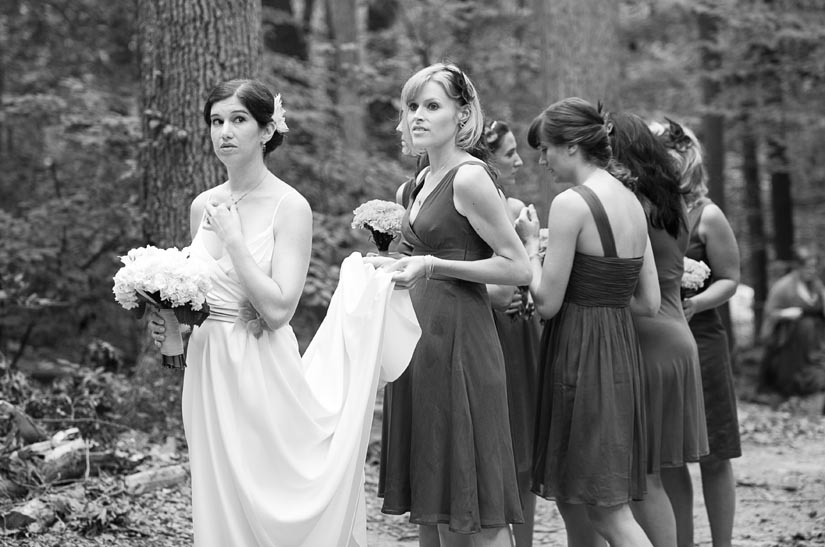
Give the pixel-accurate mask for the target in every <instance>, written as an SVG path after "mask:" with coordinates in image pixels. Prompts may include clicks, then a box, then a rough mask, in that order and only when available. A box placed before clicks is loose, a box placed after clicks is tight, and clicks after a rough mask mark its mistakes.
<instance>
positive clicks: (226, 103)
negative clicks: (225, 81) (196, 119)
mask: <svg viewBox="0 0 825 547" xmlns="http://www.w3.org/2000/svg"><path fill="white" fill-rule="evenodd" d="M210 135H211V137H212V147H213V149H214V150H215V154H216V155H217V156H218V158H219V159H220V160H221V161H222V162H227V161H235V160H236V159H244V160H245V159H248V158H249V157H251V156H252V155H253V154H262V153H263V152H262V148H261V141H262V140H263V138H264V128H261V127H260V126H259V125H258V122H257V120H255V118H253V117H252V114H250V113H249V110H247V108H246V107H245V106H244V105H243V103H241V102H240V101H239V100H238V98H237V97H235V96H232V97H229V98H228V99H224V100H222V101H218V102H216V103H215V104H213V105H212V113H211V116H210Z"/></svg>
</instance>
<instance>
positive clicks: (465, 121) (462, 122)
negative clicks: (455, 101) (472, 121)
mask: <svg viewBox="0 0 825 547" xmlns="http://www.w3.org/2000/svg"><path fill="white" fill-rule="evenodd" d="M466 124H467V120H461V121H460V122H458V127H460V128H461V129H464V126H465V125H466Z"/></svg>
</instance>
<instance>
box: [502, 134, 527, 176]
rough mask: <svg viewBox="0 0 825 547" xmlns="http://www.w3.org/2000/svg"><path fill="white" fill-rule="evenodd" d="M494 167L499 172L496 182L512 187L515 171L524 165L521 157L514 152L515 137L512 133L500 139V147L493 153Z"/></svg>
mask: <svg viewBox="0 0 825 547" xmlns="http://www.w3.org/2000/svg"><path fill="white" fill-rule="evenodd" d="M495 161H496V167H497V168H498V170H499V177H498V181H499V182H501V183H502V184H507V185H513V184H515V183H516V171H518V170H519V168H520V167H521V166H522V165H524V162H523V161H521V156H519V155H518V150H516V137H515V136H514V135H513V132H512V131H508V132H507V133H506V134H505V135H504V136H503V137H501V145H500V146H499V147H498V149H497V150H496V152H495Z"/></svg>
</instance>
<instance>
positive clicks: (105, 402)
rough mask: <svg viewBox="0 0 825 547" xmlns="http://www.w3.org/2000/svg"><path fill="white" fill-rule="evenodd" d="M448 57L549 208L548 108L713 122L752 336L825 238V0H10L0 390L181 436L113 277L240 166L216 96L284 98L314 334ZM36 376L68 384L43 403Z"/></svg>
mask: <svg viewBox="0 0 825 547" xmlns="http://www.w3.org/2000/svg"><path fill="white" fill-rule="evenodd" d="M440 60H450V61H453V62H455V63H457V64H458V65H460V66H461V67H462V68H463V69H464V70H465V71H466V72H467V74H468V75H469V76H470V77H471V78H472V79H473V81H474V82H475V83H476V85H477V87H478V89H479V91H480V95H481V100H482V104H483V106H484V109H485V113H486V115H487V117H488V118H489V119H491V120H493V119H495V120H503V121H506V122H508V123H509V124H510V125H511V127H512V128H513V129H514V132H515V135H516V137H517V140H518V142H519V146H520V153H521V155H522V157H523V158H524V161H525V166H524V168H523V169H522V170H521V171H520V172H519V175H518V184H519V185H518V187H517V189H516V190H515V191H514V194H515V195H516V197H519V198H521V199H522V200H524V201H525V202H533V203H535V204H536V205H537V207H538V208H539V210H540V212H541V214H542V215H543V216H544V215H546V211H547V208H548V205H549V202H550V200H551V199H552V197H553V196H554V195H555V194H557V193H558V192H559V191H560V190H562V189H563V188H564V187H565V184H564V182H563V181H552V180H549V179H548V175H547V173H546V172H544V171H543V170H540V169H539V168H538V166H537V165H536V160H537V153H536V152H535V151H532V150H530V149H529V147H528V146H527V144H526V136H525V130H526V128H527V126H528V125H529V123H530V121H531V120H532V119H533V117H534V116H536V115H537V114H538V113H539V112H540V111H541V110H542V109H543V108H544V107H546V106H547V105H549V104H550V103H552V102H554V101H556V100H559V99H561V98H564V97H566V96H571V95H578V96H581V97H583V98H586V99H588V100H590V101H592V102H594V103H595V102H597V101H600V102H602V103H603V104H604V105H605V106H606V108H607V109H608V110H613V111H616V110H629V111H632V112H635V113H637V114H639V115H641V116H643V117H645V118H647V119H651V120H652V119H655V120H660V121H661V120H663V119H664V117H665V116H668V117H671V118H673V119H676V120H678V121H680V122H683V123H685V124H686V125H688V126H690V127H692V128H693V129H694V130H696V131H697V133H698V134H699V136H700V139H701V140H702V141H703V143H704V144H705V147H706V149H707V152H708V156H707V164H708V168H709V175H710V189H711V198H712V199H713V200H714V201H716V202H717V203H718V204H719V205H720V206H721V207H722V208H723V209H724V210H725V212H726V213H727V215H728V217H729V218H730V220H731V223H732V225H733V228H734V231H735V233H736V236H737V239H738V242H739V246H740V253H741V256H742V280H743V283H745V284H747V285H748V286H750V287H752V288H753V291H754V292H753V295H754V300H753V311H754V315H755V318H756V321H755V322H754V328H758V324H759V320H760V311H761V305H762V303H763V301H764V298H765V295H766V292H767V287H768V286H769V284H770V282H771V281H773V280H774V279H775V278H776V277H777V276H778V275H779V274H780V273H782V272H783V271H784V269H785V267H786V266H787V260H788V259H790V257H791V250H792V246H793V245H794V244H797V243H808V244H812V245H814V246H818V245H819V239H820V237H821V235H820V234H822V233H823V228H824V227H825V215H823V212H825V155H823V154H821V145H822V142H823V141H825V101H823V96H825V93H824V92H823V89H825V87H823V79H825V6H823V4H822V2H821V1H820V0H794V1H791V0H718V1H711V0H620V1H617V0H552V1H551V0H498V1H493V0H446V1H438V0H419V1H416V2H400V1H399V0H320V1H316V0H234V1H231V0H126V1H117V2H111V1H106V0H4V1H3V2H2V4H0V365H2V370H0V373H2V379H0V389H1V390H2V391H0V395H2V397H3V398H5V399H7V400H9V401H11V402H12V403H13V404H15V405H18V406H19V407H20V408H24V409H25V410H26V412H27V413H28V415H31V416H34V417H35V418H36V419H40V418H42V419H46V418H47V417H49V416H51V417H52V419H53V420H54V423H53V424H52V425H53V427H52V428H53V429H57V428H59V427H61V426H66V425H68V424H71V423H80V422H82V421H83V420H86V422H83V423H87V424H91V425H89V426H88V427H87V429H86V431H85V433H86V434H87V435H98V436H101V437H105V436H106V435H107V434H111V435H114V433H112V431H111V430H110V429H107V426H106V424H105V421H109V422H117V423H118V424H120V425H122V426H128V427H138V428H142V429H144V430H151V431H155V432H158V431H168V430H170V429H173V428H175V427H178V429H179V408H178V407H179V399H178V397H179V385H180V378H181V377H180V376H179V375H177V374H174V373H171V372H169V373H167V371H162V372H160V373H159V369H158V360H157V355H156V353H155V352H154V351H147V349H148V348H147V340H146V336H145V330H144V329H143V327H142V323H141V321H140V319H139V318H137V317H136V316H134V315H133V314H131V313H128V312H125V311H124V310H123V309H121V308H120V307H119V306H118V305H117V304H116V303H115V302H114V299H113V295H112V292H111V289H112V276H113V275H114V273H115V272H116V271H117V269H118V268H119V266H120V261H119V256H120V255H123V254H125V253H126V252H127V251H128V250H129V249H131V248H133V247H138V246H143V245H147V244H154V245H157V246H171V245H175V246H178V247H183V246H185V245H187V244H188V221H187V218H188V208H189V203H190V201H191V198H192V197H194V196H195V195H197V194H198V193H199V192H201V191H203V190H205V189H207V188H209V187H212V186H214V185H216V184H218V183H220V182H222V180H223V169H222V166H221V165H220V164H219V162H217V160H216V159H215V158H214V155H213V154H212V152H211V145H210V143H209V138H208V128H206V127H205V126H204V125H203V122H202V120H201V113H200V112H201V107H202V104H203V101H204V98H205V95H206V92H207V90H208V89H209V88H211V86H212V85H214V84H215V83H216V82H218V81H220V80H223V79H226V78H233V77H256V78H259V79H261V80H264V81H265V82H267V83H268V84H270V85H271V86H272V88H273V89H274V90H276V92H278V93H281V94H282V97H283V100H284V105H285V107H286V110H287V122H288V124H289V126H290V132H289V134H288V136H287V139H286V143H285V146H283V147H282V148H280V149H279V150H278V151H276V152H275V153H274V154H273V155H272V156H271V157H270V159H269V166H270V168H271V169H272V170H273V171H274V172H275V173H276V174H277V175H278V176H280V177H281V178H283V179H284V180H285V181H287V182H289V183H290V184H293V185H294V186H295V187H296V188H297V189H298V190H299V191H301V192H302V193H303V194H304V195H305V196H306V197H307V199H308V200H309V202H310V204H311V205H312V208H313V212H314V241H313V253H312V262H311V265H310V272H309V278H308V281H307V285H306V289H305V291H304V295H303V298H302V300H301V304H300V306H299V309H298V312H297V314H296V317H295V320H294V321H293V325H294V328H295V330H296V333H297V335H298V337H299V340H300V342H301V344H302V347H303V346H304V345H305V344H306V342H307V341H308V340H309V338H310V337H311V335H312V334H313V333H314V331H315V328H316V327H317V325H318V324H319V322H320V320H321V319H322V318H323V316H324V313H325V310H326V306H327V304H328V302H329V298H330V296H331V294H332V291H333V290H334V288H335V286H336V283H337V274H338V266H339V264H340V263H341V261H342V260H343V258H344V257H346V256H347V255H348V254H349V253H351V252H352V251H355V250H358V251H368V250H371V249H372V244H371V242H370V241H369V240H368V236H367V234H366V233H365V232H363V231H358V230H353V229H352V228H351V227H350V222H351V219H352V211H353V209H354V208H355V207H357V206H358V205H359V204H360V203H362V202H363V201H366V200H368V199H374V198H378V199H393V196H394V193H395V190H396V189H397V187H398V185H399V184H400V183H402V182H403V181H404V180H405V179H406V178H407V177H408V176H409V175H410V174H411V172H412V170H413V168H414V161H413V160H412V158H407V157H404V156H402V154H401V152H400V142H399V136H398V134H397V133H396V132H395V130H394V127H395V125H396V123H397V120H398V112H399V106H400V105H399V94H400V89H401V86H402V85H403V83H404V81H405V80H406V79H407V78H408V77H409V76H410V75H411V74H412V73H414V72H415V71H416V70H417V69H419V68H421V67H422V66H425V65H427V64H430V63H432V62H436V61H440ZM752 334H753V333H750V335H746V336H745V337H743V338H742V339H740V340H739V341H738V343H739V345H740V347H743V348H744V347H746V346H748V345H749V344H750V343H751V342H752V340H753V336H752ZM107 375H109V376H107ZM32 377H34V378H40V379H50V378H55V377H57V378H70V379H71V381H70V382H69V385H68V386H64V387H62V388H60V390H58V391H59V393H57V394H55V393H54V392H51V393H50V395H49V396H48V397H44V395H43V393H42V391H39V390H40V388H35V387H32V385H31V384H30V381H29V379H30V378H32ZM115 378H128V383H118V382H120V380H116V379H115ZM114 385H117V386H120V387H118V389H114V388H112V386H114ZM61 390H62V391H61ZM66 399H68V400H69V402H66ZM55 416H57V418H55ZM58 418H59V419H58ZM104 418H105V420H104ZM10 427H11V426H10V425H8V424H5V425H0V433H5V432H7V431H8V430H9V428H10ZM0 463H2V462H0ZM0 468H2V465H0Z"/></svg>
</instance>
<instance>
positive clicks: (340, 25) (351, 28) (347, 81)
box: [326, 0, 366, 168]
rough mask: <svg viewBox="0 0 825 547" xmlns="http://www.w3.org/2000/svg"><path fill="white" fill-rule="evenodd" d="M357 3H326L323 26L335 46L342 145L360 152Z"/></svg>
mask: <svg viewBox="0 0 825 547" xmlns="http://www.w3.org/2000/svg"><path fill="white" fill-rule="evenodd" d="M360 4H361V3H360V2H359V1H358V0H327V2H326V11H327V25H328V27H329V33H330V37H331V38H332V41H333V44H334V45H335V58H334V63H335V65H334V70H335V78H334V88H333V90H332V91H333V92H332V95H333V103H334V104H335V105H336V111H337V112H338V116H339V122H340V131H341V137H342V141H343V143H344V146H345V147H346V148H347V149H348V150H350V151H351V152H354V153H356V154H360V153H363V151H364V145H365V141H366V134H365V130H364V129H365V128H364V106H363V105H362V104H361V93H360V89H361V85H362V82H361V79H362V74H361V72H362V71H361V44H360V43H359V36H360V26H361V25H360V24H359V23H360V16H361V11H362V10H361V7H362V6H361V5H360ZM356 168H357V167H356Z"/></svg>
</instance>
